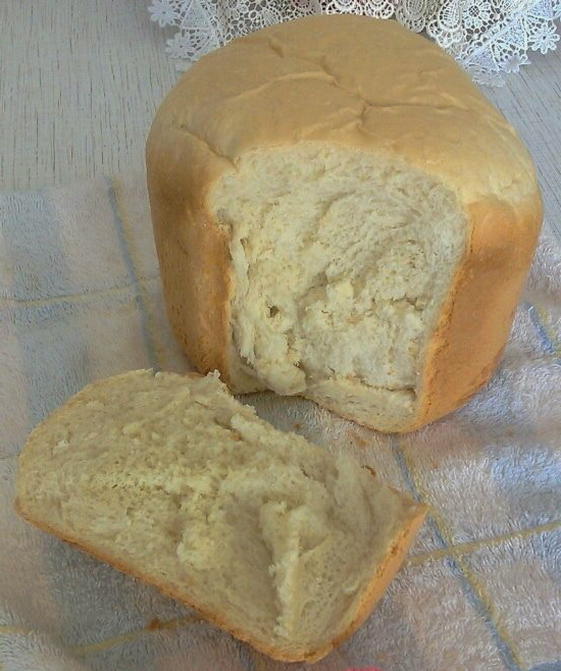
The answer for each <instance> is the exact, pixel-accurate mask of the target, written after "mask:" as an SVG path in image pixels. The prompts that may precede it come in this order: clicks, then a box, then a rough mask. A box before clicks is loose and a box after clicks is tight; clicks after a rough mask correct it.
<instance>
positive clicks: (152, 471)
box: [16, 371, 424, 660]
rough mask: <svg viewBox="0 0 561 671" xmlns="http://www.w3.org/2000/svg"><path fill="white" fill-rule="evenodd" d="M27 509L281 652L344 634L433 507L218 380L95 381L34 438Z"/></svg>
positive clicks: (315, 650)
mask: <svg viewBox="0 0 561 671" xmlns="http://www.w3.org/2000/svg"><path fill="white" fill-rule="evenodd" d="M16 505H17V508H18V510H19V511H20V513H21V514H22V515H23V516H24V517H25V518H26V519H28V520H29V521H31V522H33V523H34V524H36V525H37V526H39V527H41V528H43V529H45V530H47V531H51V532H53V533H55V534H57V535H58V536H60V537H61V538H63V539H66V540H68V541H71V542H73V543H75V544H77V545H78V546H80V547H81V548H84V549H86V550H87V551H89V552H91V553H93V554H94V555H96V556H98V557H100V558H102V559H105V560H106V561H108V562H110V563H112V564H113V565H115V566H117V567H118V568H121V569H122V570H124V571H126V572H129V573H131V574H133V575H135V576H137V577H140V578H142V579H144V580H146V581H148V582H151V583H153V584H155V585H157V586H159V587H160V588H161V589H162V590H163V591H164V592H166V593H168V594H170V595H172V596H174V597H176V598H178V599H180V600H182V601H184V602H185V603H187V604H189V605H192V606H194V607H195V608H197V609H199V610H200V611H201V613H202V614H203V615H205V616H206V617H208V618H209V619H210V620H211V621H214V622H215V623H217V624H219V625H220V626H222V627H224V628H225V629H227V630H229V631H230V632H232V633H233V634H235V635H236V636H238V637H239V638H241V639H243V640H247V641H249V642H250V643H252V644H253V645H254V646H255V647H256V648H258V649H259V650H262V651H263V652H266V653H267V654H269V655H271V656H273V657H276V658H278V659H284V660H301V659H308V660H313V659H318V658H319V657H321V656H323V655H325V654H326V653H327V652H328V651H329V650H330V649H331V648H332V647H333V645H335V644H336V643H338V642H339V641H340V640H342V639H343V638H345V637H346V636H348V635H350V633H352V631H353V630H354V629H356V627H357V626H359V624H360V623H361V621H362V620H363V619H364V618H365V617H366V616H367V614H368V613H369V611H370V609H371V608H372V606H373V604H374V602H375V601H376V600H377V599H378V598H379V597H380V596H381V594H382V593H383V591H384V588H385V586H386V585H387V583H388V582H389V580H390V579H391V578H392V577H393V575H394V574H395V572H396V570H397V569H398V567H399V565H400V563H401V561H402V559H403V556H404V554H405V552H406V550H407V547H408V546H409V543H410V542H411V540H412V538H413V536H414V534H415V532H416V530H417V528H418V527H419V526H420V524H421V523H422V519H423V517H424V507H423V506H419V505H416V504H415V503H413V502H412V501H409V500H408V499H406V498H405V497H403V496H402V495H400V494H398V493H397V492H395V491H394V490H392V489H391V488H389V487H387V486H384V485H383V484H381V483H379V482H378V480H377V479H376V478H375V477H373V475H372V473H371V472H370V471H369V470H367V469H363V468H361V467H360V466H359V465H358V463H356V462H355V461H354V460H353V459H351V458H350V457H349V456H345V455H339V456H332V455H330V454H329V453H328V452H327V451H326V450H324V449H321V448H320V447H317V446H314V445H312V444H310V443H308V442H307V441H306V440H305V439H304V438H302V437H300V436H297V435H294V434H287V433H282V432H280V431H277V430H275V429H274V428H273V427H271V426H270V425H268V424H267V423H266V422H264V421H262V420H261V419H259V418H258V417H257V416H256V415H255V412H254V410H253V409H252V408H250V407H248V406H244V405H241V404H240V403H238V402H237V401H236V400H235V399H234V398H233V397H232V396H231V395H230V394H229V393H228V392H227V390H226V388H225V386H224V385H223V384H222V383H221V382H220V381H219V380H218V379H217V377H215V376H213V375H209V376H207V377H200V376H189V377H182V376H179V375H175V374H161V373H159V374H156V375H154V374H153V373H152V372H150V371H136V372H132V373H127V374H124V375H120V376H116V377H113V378H109V379H107V380H103V381H101V382H97V383H95V384H93V385H90V386H88V387H86V388H85V389H84V390H83V391H82V392H80V393H79V394H77V395H76V396H75V397H74V398H72V399H71V400H70V401H69V402H68V403H67V404H66V405H65V406H63V407H62V408H61V409H59V410H58V411H57V412H55V413H54V414H53V415H52V416H51V417H49V418H48V419H47V420H45V421H44V422H43V423H42V424H40V425H39V427H38V428H36V429H35V430H34V431H33V433H32V434H31V436H30V438H29V440H28V442H27V444H26V446H25V448H24V450H23V453H22V455H21V457H20V469H19V473H18V479H17V504H16Z"/></svg>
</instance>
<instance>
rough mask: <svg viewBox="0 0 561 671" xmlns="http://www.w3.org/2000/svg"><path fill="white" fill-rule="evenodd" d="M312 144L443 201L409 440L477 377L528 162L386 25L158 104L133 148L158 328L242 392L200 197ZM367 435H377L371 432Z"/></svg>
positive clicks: (226, 284)
mask: <svg viewBox="0 0 561 671" xmlns="http://www.w3.org/2000/svg"><path fill="white" fill-rule="evenodd" d="M302 142H310V143H321V144H325V143H328V144H331V145H334V144H335V145H341V146H344V147H347V148H351V149H355V150H359V151H364V152H369V153H374V154H376V155H379V156H385V157H389V158H397V159H399V160H403V161H404V162H405V163H407V164H409V165H411V166H412V167H414V168H416V169H419V170H421V171H423V172H425V173H426V174H428V175H430V176H431V177H433V178H435V179H436V180H438V181H439V182H441V183H442V184H443V185H444V186H445V187H447V188H448V189H450V190H451V191H452V192H453V193H454V194H455V195H456V197H457V199H458V203H459V205H460V206H461V207H462V208H463V209H464V212H465V215H466V221H467V226H468V228H469V231H468V235H467V239H468V245H467V249H466V253H465V255H464V258H463V259H462V262H461V263H460V265H459V267H458V269H457V272H456V275H455V278H454V281H453V285H452V287H451V291H450V294H449V297H448V300H447V301H446V302H445V305H444V308H443V310H442V312H441V316H440V319H439V320H438V325H437V328H436V330H435V331H434V335H433V337H432V339H431V341H430V342H429V344H428V347H427V350H426V355H425V358H424V366H423V369H422V371H421V382H420V385H419V401H418V404H417V413H416V415H415V417H413V418H412V419H411V421H409V422H408V423H407V425H405V426H398V427H394V429H393V430H396V431H409V430H412V429H414V428H417V427H418V426H421V425H423V424H425V423H427V422H429V421H432V420H434V419H436V418H438V417H440V416H442V415H444V414H446V413H447V412H449V411H451V410H453V409H455V408H456V407H458V406H459V405H460V404H461V403H463V402H464V401H465V400H466V399H467V398H468V397H469V396H470V395H471V394H473V393H474V392H475V391H476V390H477V389H478V388H479V387H480V386H481V385H482V384H484V383H485V382H486V381H487V379H488V378H489V376H490V375H491V373H492V371H493V369H494V366H495V364H496V362H497V360H498V357H499V356H500V353H501V351H502V348H503V347H504V344H505V342H506V339H507V337H508V333H509V330H510V326H511V323H512V315H513V311H514V308H515V306H516V303H517V301H518V298H519V295H520V291H521V288H522V285H523V282H524V279H525V277H526V274H527V271H528V268H529V265H530V262H531V258H532V255H533V252H534V250H535V245H536V241H537V236H538V233H539V228H540V224H541V220H542V206H541V199H540V194H539V190H538V187H537V183H536V178H535V172H534V167H533V164H532V161H531V158H530V156H529V154H528V152H527V151H526V149H525V147H524V146H523V144H522V143H521V142H520V140H519V139H518V137H517V135H516V133H515V131H514V129H513V128H512V127H511V126H510V125H509V124H508V122H507V121H506V120H505V119H504V118H503V116H502V115H501V114H500V113H499V112H498V111H497V110H496V109H495V108H494V107H493V106H492V105H491V104H490V103H489V102H488V101H487V100H486V99H485V98H484V97H483V95H482V94H481V93H480V92H479V91H478V89H477V88H476V87H475V86H474V85H473V84H472V82H471V80H470V79H469V77H468V75H467V74H466V73H464V72H463V71H462V70H461V69H460V68H459V67H458V66H457V64H456V63H455V61H454V60H453V59H452V58H451V57H450V56H448V55H447V54H446V53H445V52H443V51H442V50H441V49H440V48H439V47H437V46H436V45H434V44H433V43H431V42H429V41H428V40H426V39H424V38H422V37H420V36H418V35H415V34H413V33H411V32H410V31H408V30H406V29H404V28H403V27H401V26H400V25H399V24H397V23H396V22H393V21H379V20H376V19H369V18H366V17H357V16H351V15H337V16H334V15H331V16H326V15H320V16H313V17H307V18H304V19H300V20H297V21H294V22H288V23H284V24H281V25H276V26H272V27H269V28H266V29H264V30H262V31H259V32H257V33H254V34H252V35H250V36H248V37H245V38H242V39H239V40H235V41H234V42H232V43H230V44H229V45H227V46H226V47H224V48H222V49H219V50H218V51H216V52H213V53H211V54H209V55H208V56H206V57H204V58H203V59H202V60H201V61H200V62H199V63H197V64H196V65H195V66H193V68H191V69H190V70H189V72H187V73H186V74H185V75H184V76H183V78H182V79H181V81H180V82H179V84H178V85H177V86H176V87H175V88H174V89H173V90H172V91H171V92H170V94H169V95H168V97H167V98H166V100H165V101H164V103H163V105H162V106H161V108H160V110H159V112H158V114H157V117H156V119H155V121H154V124H153V127H152V130H151V133H150V137H149V141H148V147H147V167H148V185H149V192H150V201H151V208H152V216H153V222H154V230H155V237H156V243H157V248H158V255H159V258H160V265H161V268H162V277H163V282H164V290H165V294H166V298H167V304H168V310H169V313H170V318H171V322H172V325H173V327H174V329H175V331H176V333H177V335H178V337H179V338H180V340H181V341H182V343H183V344H184V346H185V348H186V350H187V352H188V354H189V355H190V357H191V359H192V360H193V362H194V363H195V364H196V365H197V367H198V368H199V370H201V371H207V370H210V369H212V368H218V369H220V370H221V371H222V372H223V374H224V376H225V378H226V380H227V381H228V383H229V384H230V386H231V387H232V388H233V389H235V390H237V391H252V390H253V389H255V382H254V381H250V380H248V379H246V378H245V377H244V375H243V372H242V371H241V370H240V366H238V365H237V359H236V357H237V355H236V353H235V352H234V349H233V346H232V342H231V328H230V312H229V310H230V305H229V303H230V296H231V291H232V278H231V270H230V258H229V249H228V242H229V240H228V231H226V230H224V229H222V228H221V227H220V225H219V224H218V222H216V221H215V220H214V219H213V215H212V213H211V209H210V207H209V194H210V192H211V190H212V187H213V185H214V184H215V183H216V181H217V180H218V179H220V178H221V177H222V176H223V175H225V174H227V173H228V172H231V171H234V170H236V168H237V164H238V162H239V161H240V158H241V157H242V156H243V155H244V154H247V153H248V152H252V151H261V150H265V149H268V148H269V149H272V148H275V147H282V146H291V145H295V144H297V143H302ZM374 428H376V427H374Z"/></svg>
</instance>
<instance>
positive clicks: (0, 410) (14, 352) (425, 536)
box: [0, 177, 561, 671]
mask: <svg viewBox="0 0 561 671" xmlns="http://www.w3.org/2000/svg"><path fill="white" fill-rule="evenodd" d="M555 225H556V222H555V221H552V222H549V223H547V224H546V226H545V229H544V232H543V235H542V237H541V241H540V246H539V250H538V254H537V256H536V259H535V263H534V266H533V269H532V273H531V277H530V281H529V284H528V287H527V289H526V292H525V295H524V297H523V301H522V303H521V304H520V307H519V309H518V311H517V313H516V320H515V325H514V329H513V332H512V336H511V339H510V342H509V345H508V347H507V349H506V352H505V355H504V358H503V360H502V363H501V365H500V367H499V369H498V371H497V373H496V375H495V376H494V378H493V380H492V382H491V383H490V384H489V385H488V387H487V388H486V389H484V390H483V391H482V392H480V393H479V394H478V395H477V396H476V397H475V398H474V399H473V400H472V401H471V402H470V403H469V404H468V405H467V406H466V407H465V408H463V409H461V410H460V411H458V412H456V413H454V414H453V415H451V416H449V417H447V418H445V419H444V420H442V421H440V422H437V423H435V424H433V425H431V426H429V427H427V428H425V429H424V430H421V431H418V432H416V433H413V434H411V435H406V436H394V437H391V436H384V435H381V434H378V433H376V432H374V431H370V430H368V429H365V428H362V427H360V426H357V425H355V424H353V423H352V422H349V421H346V420H344V419H341V418H339V417H337V416H336V415H334V414H332V413H329V412H327V411H324V410H321V409H319V408H318V407H317V406H315V405H314V404H313V403H310V402H306V401H303V400H300V399H298V400H295V399H289V398H279V397H275V396H274V395H272V394H260V395H256V396H248V397H246V399H245V401H246V402H248V403H251V404H254V405H255V406H256V407H257V410H258V412H259V413H260V414H261V415H262V416H263V417H265V418H267V419H269V420H270V421H272V422H273V423H274V424H276V425H277V426H278V427H279V428H281V429H284V430H294V431H297V432H300V433H302V434H304V435H305V436H307V437H308V438H309V439H311V440H312V441H314V442H316V443H319V444H321V445H323V446H325V447H326V448H327V449H333V450H341V449H344V450H348V451H350V452H351V453H352V454H354V455H355V456H356V457H357V458H358V459H359V460H360V461H361V462H363V463H365V464H369V465H371V466H373V467H374V468H375V469H376V470H377V471H378V472H379V474H380V476H381V477H382V478H384V479H385V480H387V481H388V482H390V483H391V484H393V485H395V486H397V487H398V488H399V489H401V490H403V491H406V492H409V494H410V495H411V496H413V497H414V498H416V499H418V500H422V501H424V502H426V503H428V504H429V506H430V515H429V518H428V520H427V522H426V524H425V526H424V528H423V530H422V532H421V534H420V536H419V538H418V540H417V542H416V543H415V545H414V547H413V549H412V551H411V553H410V556H409V558H408V560H407V562H406V564H405V566H404V568H403V569H402V570H401V572H400V573H399V576H398V577H397V579H396V580H395V581H394V582H393V584H392V585H391V586H390V588H389V590H388V592H387V594H386V596H385V598H384V600H383V601H382V603H381V605H380V607H379V608H378V609H377V610H376V611H375V613H374V614H373V615H372V616H371V617H370V618H369V619H368V621H367V622H366V624H365V625H364V626H363V627H362V628H361V629H360V631H359V632H358V633H357V634H355V636H353V637H352V638H351V639H350V640H349V641H348V642H346V643H345V644H344V645H343V646H342V647H341V648H340V649H339V650H338V651H335V652H333V653H332V654H331V655H330V656H328V657H327V658H326V659H325V660H323V661H321V662H319V663H318V664H317V665H316V666H315V667H314V668H315V669H317V671H344V670H345V669H351V668H364V667H372V666H376V667H379V668H381V669H383V670H384V671H406V670H408V671H461V670H463V669H465V670H466V671H467V670H468V669H469V670H470V671H474V670H482V671H483V670H486V671H487V670H497V671H498V670H503V669H507V670H508V671H521V670H528V669H531V670H532V671H546V670H547V671H553V670H555V669H556V670H557V671H561V240H560V239H559V238H558V232H557V230H556V229H555ZM146 367H153V368H159V369H164V370H176V371H184V370H187V369H188V368H189V365H188V363H187V361H186V360H185V358H184V357H183V355H182V354H181V352H180V351H179V348H178V346H177V345H176V343H175V341H174V339H173V336H172V334H171V332H170V330H169V327H168V323H167V320H166V316H165V310H164V306H163V301H162V295H161V286H160V280H159V275H158V266H157V261H156V256H155V251H154V245H153V241H152V232H151V226H150V221H149V213H148V205H147V199H146V194H145V187H144V180H143V178H142V177H139V178H138V179H130V180H128V181H121V180H109V179H98V180H95V181H91V182H88V183H85V184H81V185H74V186H72V187H68V188H53V189H45V190H43V191H40V192H35V193H12V194H6V195H3V196H0V428H1V439H2V440H1V453H0V473H1V476H0V477H1V490H0V497H1V504H0V668H2V669H3V671H34V670H37V671H39V670H40V671H46V670H49V671H51V670H52V671H62V670H65V671H77V670H78V669H79V670H90V671H92V670H98V671H101V670H103V671H106V670H113V669H115V670H118V671H153V670H156V669H158V670H162V671H164V670H165V671H174V670H176V669H177V670H179V669H181V670H182V671H185V670H187V671H238V670H239V671H242V670H252V671H264V670H267V671H279V670H281V669H291V670H293V671H296V670H297V669H300V668H304V665H291V666H289V665H284V664H281V663H276V662H273V661H271V660H268V659H267V658H265V657H264V656H262V655H260V654H258V653H256V652H254V651H252V650H251V649H250V648H249V647H248V646H246V645H245V644H242V643H238V642H237V641H235V640H234V639H232V638H231V637H230V636H229V635H227V634H225V633H223V632H221V631H219V630H218V629H215V628H214V627H212V626H210V625H207V624H205V623H204V622H202V621H201V620H200V619H199V618H198V617H197V616H196V614H194V613H193V612H192V611H189V610H188V609H186V608H183V607H182V606H180V605H179V604H177V603H175V602H174V601H172V600H171V599H168V598H166V597H164V596H162V595H160V594H159V593H158V591H157V590H156V589H153V588H151V587H148V586H145V585H142V584H140V583H139V582H137V581H135V580H134V579H132V578H130V577H127V576H125V575H123V574H121V573H119V572H118V571H116V570H114V569H112V568H110V567H109V566H107V565H105V564H103V563H101V562H99V561H96V560H94V559H92V558H90V557H88V556H86V555H85V554H82V553H81V552H79V551H78V550H76V549H74V548H72V547H70V546H69V545H66V544H64V543H63V542H61V541H59V540H57V539H55V538H52V537H50V536H49V535H47V534H45V533H42V532H41V531H38V530H37V529H35V528H33V527H31V526H29V525H27V524H26V523H24V522H23V521H21V520H20V519H19V518H18V517H17V516H16V515H15V514H14V512H13V509H12V498H13V482H14V473H15V470H16V462H17V454H18V452H19V450H20V449H21V446H22V444H23V442H24V440H25V437H26V435H27V433H28V432H29V430H30V429H31V428H32V427H33V426H34V425H36V424H37V422H39V421H40V420H41V419H42V418H43V417H44V416H45V415H46V414H47V413H49V412H50V411H51V410H53V409H54V408H56V407H57V406H58V405H59V404H61V403H63V402H64V401H65V400H66V399H67V398H68V397H69V396H70V395H71V394H73V393H75V392H77V391H78V390H79V389H81V388H82V387H83V386H84V385H85V384H86V383H88V382H89V381H91V380H93V379H96V378H100V377H104V376H108V375H112V374H115V373H118V372H121V371H124V370H129V369H134V368H146Z"/></svg>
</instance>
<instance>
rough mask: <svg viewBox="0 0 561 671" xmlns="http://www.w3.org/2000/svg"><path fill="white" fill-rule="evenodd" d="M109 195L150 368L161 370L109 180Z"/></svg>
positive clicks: (146, 311) (115, 197) (113, 189)
mask: <svg viewBox="0 0 561 671" xmlns="http://www.w3.org/2000/svg"><path fill="white" fill-rule="evenodd" d="M107 195H108V197H109V202H110V204H111V209H112V211H113V221H114V222H115V230H116V231H117V237H118V240H119V247H120V250H121V255H122V257H123V260H124V262H125V265H126V267H127V272H128V275H129V279H130V281H131V283H132V284H133V285H134V288H135V296H134V301H135V303H136V306H137V308H138V312H139V315H140V324H141V329H142V337H143V339H144V345H145V347H146V354H147V356H148V361H149V362H150V367H151V368H153V369H154V370H159V369H160V366H159V363H158V357H157V356H156V347H155V345H154V341H153V339H152V336H151V334H150V329H149V326H148V308H147V306H146V304H145V302H144V298H143V296H142V287H141V286H140V281H139V279H138V275H137V273H136V269H135V267H134V263H133V260H132V256H131V250H130V249H129V245H128V243H127V237H126V234H125V230H124V224H123V220H122V218H121V215H120V214H119V205H118V203H117V194H116V193H115V187H114V186H113V183H112V181H111V180H110V179H107Z"/></svg>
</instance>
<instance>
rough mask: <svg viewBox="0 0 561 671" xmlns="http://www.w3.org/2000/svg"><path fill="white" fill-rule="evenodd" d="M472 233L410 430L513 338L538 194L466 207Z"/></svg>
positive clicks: (461, 391)
mask: <svg viewBox="0 0 561 671" xmlns="http://www.w3.org/2000/svg"><path fill="white" fill-rule="evenodd" d="M469 216H470V218H471V221H472V234H471V240H470V244H469V249H468V250H467V253H466V258H465V259H464V261H463V263H462V264H461V265H460V269H459V271H458V273H457V275H456V278H455V281H454V285H453V287H452V291H451V293H450V297H449V299H448V303H447V305H445V306H444V310H443V313H442V315H441V318H440V322H439V325H438V327H437V329H436V331H435V333H434V335H433V338H432V341H431V342H430V344H429V348H428V349H429V351H428V352H427V355H426V359H425V362H426V363H425V370H424V373H423V379H424V385H423V387H422V390H421V399H420V403H419V414H418V416H417V418H416V420H415V422H414V423H413V425H412V426H410V427H406V429H404V430H412V429H415V428H418V427H420V426H423V425H424V424H427V423H428V422H431V421H433V420H435V419H438V418H439V417H442V416H443V415H445V414H447V413H449V412H451V411H452V410H455V409H456V408H457V407H459V406H460V405H462V404H463V403H465V402H466V401H467V400H468V399H469V397H470V396H472V395H473V394H474V393H475V392H477V391H478V389H480V388H481V387H482V386H483V385H484V384H485V383H486V382H487V381H488V380H489V378H490V377H491V375H492V374H493V371H494V370H495V367H496V365H497V363H498V361H499V359H500V357H501V354H502V351H503V349H504V346H505V343H506V341H507V339H508V336H509V333H510V328H511V325H512V319H513V316H514V310H515V308H516V305H517V303H518V300H519V298H520V293H521V291H522V288H523V285H524V281H525V279H526V275H527V273H528V268H529V267H530V264H531V261H532V257H533V255H534V250H535V247H536V243H537V238H538V235H539V230H540V224H541V220H542V206H541V200H540V198H539V195H538V194H537V193H536V194H535V195H534V197H533V198H530V199H528V200H527V201H526V202H524V203H520V204H519V206H518V207H517V209H514V208H512V207H508V206H507V205H505V203H501V202H497V201H490V202H489V201H487V202H482V203H478V204H476V205H472V206H471V207H470V208H469Z"/></svg>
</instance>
